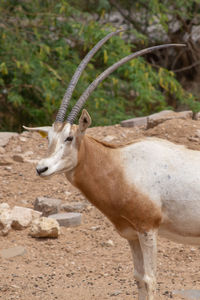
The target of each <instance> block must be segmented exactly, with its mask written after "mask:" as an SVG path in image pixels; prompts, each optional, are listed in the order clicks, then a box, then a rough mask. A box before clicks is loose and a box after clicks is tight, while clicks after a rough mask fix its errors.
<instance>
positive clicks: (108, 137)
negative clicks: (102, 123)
mask: <svg viewBox="0 0 200 300" xmlns="http://www.w3.org/2000/svg"><path fill="white" fill-rule="evenodd" d="M114 139H115V137H114V136H112V135H107V136H106V137H105V138H103V141H104V142H107V143H109V142H111V141H112V140H114Z"/></svg>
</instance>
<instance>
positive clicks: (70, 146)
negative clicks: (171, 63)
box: [24, 31, 200, 300]
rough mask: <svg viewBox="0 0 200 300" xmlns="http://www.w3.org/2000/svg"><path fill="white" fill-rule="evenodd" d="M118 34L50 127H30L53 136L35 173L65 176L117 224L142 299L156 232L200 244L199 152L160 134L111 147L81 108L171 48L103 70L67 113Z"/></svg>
mask: <svg viewBox="0 0 200 300" xmlns="http://www.w3.org/2000/svg"><path fill="white" fill-rule="evenodd" d="M118 33H119V31H116V32H111V33H109V34H108V35H107V36H105V37H104V38H103V39H102V40H100V41H99V42H98V43H97V44H96V45H95V46H94V48H92V50H90V52H89V53H88V54H87V55H86V57H85V58H84V59H83V60H82V62H81V63H80V65H79V66H78V68H77V70H76V72H75V73H74V75H73V77H72V79H71V81H70V83H69V86H68V88H67V90H66V93H65V95H64V97H63V100H62V103H61V106H60V108H59V111H58V113H57V116H56V120H55V122H54V123H53V125H52V126H47V127H37V128H31V127H30V128H29V127H26V126H24V128H25V129H27V130H31V131H37V132H39V133H41V134H42V135H48V154H47V156H46V157H45V158H43V159H42V160H40V161H39V163H38V165H37V167H36V170H37V173H38V175H39V176H40V177H41V178H42V177H43V178H45V177H47V178H48V177H49V176H51V175H53V174H57V173H64V174H65V176H66V178H67V179H68V180H69V182H70V183H71V184H72V185H74V186H75V187H77V188H78V189H79V190H80V191H81V192H82V193H83V194H84V195H85V196H86V198H87V199H88V200H89V201H90V202H91V203H92V204H93V205H95V206H96V207H97V208H98V209H99V210H100V211H101V212H102V213H103V214H104V215H105V216H106V217H107V218H108V219H109V220H110V221H111V222H112V224H113V225H114V227H115V229H116V230H117V232H118V233H119V234H120V235H121V236H122V237H123V238H125V239H126V240H127V241H128V243H129V245H130V248H131V252H132V256H133V262H134V276H135V279H136V283H137V287H138V299H139V300H153V299H155V295H156V256H157V236H158V234H160V235H161V236H164V237H166V238H169V239H171V240H173V241H176V242H181V243H187V244H197V245H200V152H199V151H194V150H189V149H187V148H186V147H185V146H182V145H177V144H174V143H171V142H169V141H166V140H163V139H159V138H148V137H147V138H143V139H140V140H134V141H132V142H131V143H124V144H123V145H120V146H119V145H111V144H109V143H105V142H102V141H99V140H97V139H95V138H92V137H91V136H89V135H87V134H86V130H87V128H88V127H89V126H90V124H91V118H90V115H89V113H88V112H87V111H86V110H85V109H83V111H82V113H81V116H80V118H79V124H78V125H75V124H74V121H75V119H76V117H77V115H78V113H79V112H80V111H81V109H82V107H83V105H84V103H85V102H86V100H87V99H88V97H89V95H90V94H91V93H92V91H93V90H94V89H95V88H96V87H97V86H98V84H99V83H100V82H102V81H103V80H104V79H105V78H106V77H108V76H109V74H110V73H112V72H113V71H114V70H116V69H117V68H118V67H119V66H121V65H123V64H124V63H126V62H128V61H130V60H131V59H133V58H136V57H138V56H140V55H144V54H147V53H149V52H151V51H153V50H156V49H163V48H166V47H174V46H178V47H179V46H185V45H182V44H165V45H159V46H154V47H150V48H146V49H143V50H140V51H138V52H135V53H132V54H130V55H128V56H126V57H124V58H122V59H121V60H119V61H118V62H116V63H115V64H114V65H112V66H110V67H109V68H107V69H106V70H105V71H104V72H103V73H102V74H100V75H99V76H98V77H97V78H96V79H95V80H94V81H93V82H92V83H91V84H90V85H89V86H88V88H87V89H86V90H85V92H84V93H83V94H82V95H81V97H80V98H79V99H78V101H77V103H76V104H75V106H74V107H73V108H72V110H71V112H70V113H69V115H68V117H67V119H66V121H65V115H66V111H67V107H68V104H69V101H70V98H71V96H72V93H73V90H74V89H75V87H76V84H77V82H78V79H79V77H80V75H81V73H82V72H83V70H84V69H85V67H86V65H87V64H88V62H89V60H90V59H91V58H92V56H93V55H94V54H95V53H96V52H97V50H98V49H99V48H100V47H102V45H103V44H104V43H105V42H106V41H107V40H108V39H110V38H111V37H112V36H113V35H116V34H118Z"/></svg>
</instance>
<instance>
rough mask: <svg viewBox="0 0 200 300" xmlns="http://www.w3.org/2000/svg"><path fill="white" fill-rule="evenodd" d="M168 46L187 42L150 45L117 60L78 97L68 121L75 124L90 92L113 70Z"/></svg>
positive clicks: (183, 45)
mask: <svg viewBox="0 0 200 300" xmlns="http://www.w3.org/2000/svg"><path fill="white" fill-rule="evenodd" d="M168 47H186V45H185V44H165V45H158V46H153V47H149V48H146V49H143V50H139V51H137V52H135V53H132V54H130V55H128V56H126V57H124V58H122V59H121V60H119V61H118V62H116V63H115V64H114V65H112V66H110V67H109V68H108V69H106V70H105V71H104V72H103V73H101V74H100V75H99V76H98V77H97V78H96V79H95V80H94V81H93V82H92V83H91V84H90V85H89V86H88V88H87V89H86V90H85V92H84V93H83V94H82V95H81V97H80V98H79V99H78V101H77V102H76V104H75V105H74V107H73V109H72V111H71V113H70V114H69V116H68V117H67V122H69V123H70V124H73V123H74V121H75V119H76V117H77V115H78V113H79V112H80V110H81V108H82V107H83V105H84V104H85V102H86V100H87V99H88V97H89V96H90V94H91V93H92V92H93V91H94V89H95V88H96V87H97V86H98V85H99V84H100V83H101V82H102V81H103V80H104V79H105V78H106V77H108V76H109V75H110V74H111V73H112V72H113V71H115V70H116V69H117V68H119V67H120V66H122V65H123V64H125V63H126V62H128V61H129V60H132V59H133V58H136V57H138V56H142V55H145V54H148V53H150V52H152V51H154V50H159V49H164V48H168Z"/></svg>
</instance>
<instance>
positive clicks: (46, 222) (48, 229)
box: [29, 217, 60, 238]
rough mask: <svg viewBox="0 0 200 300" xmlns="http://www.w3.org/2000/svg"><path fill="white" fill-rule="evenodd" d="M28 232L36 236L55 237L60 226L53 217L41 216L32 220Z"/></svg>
mask: <svg viewBox="0 0 200 300" xmlns="http://www.w3.org/2000/svg"><path fill="white" fill-rule="evenodd" d="M29 234H30V235H31V236H32V237H36V238H45V237H48V238H57V237H58V236H59V234H60V226H59V224H58V222H57V221H56V220H55V219H51V218H46V217H41V218H39V219H35V220H34V221H33V222H32V224H31V228H30V232H29Z"/></svg>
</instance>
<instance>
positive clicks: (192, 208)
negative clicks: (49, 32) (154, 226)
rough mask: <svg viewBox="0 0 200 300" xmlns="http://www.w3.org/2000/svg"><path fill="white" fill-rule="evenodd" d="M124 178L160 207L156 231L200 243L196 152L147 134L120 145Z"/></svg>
mask: <svg viewBox="0 0 200 300" xmlns="http://www.w3.org/2000/svg"><path fill="white" fill-rule="evenodd" d="M121 160H122V163H123V165H124V172H125V174H126V178H127V181H129V182H130V183H131V184H134V185H136V186H137V188H139V190H140V191H142V192H143V193H144V194H148V195H149V197H150V198H151V200H152V201H154V202H155V203H156V204H157V205H159V207H161V210H162V214H163V219H162V223H161V226H160V227H159V233H160V234H161V235H163V236H165V237H167V238H169V239H172V240H174V241H176V242H181V243H183V242H185V243H189V244H200V152H199V151H194V150H189V149H187V148H185V147H184V146H180V145H175V144H173V143H170V142H168V141H165V140H161V139H155V138H147V139H145V140H143V141H141V142H138V143H135V144H132V145H129V146H127V147H125V148H122V149H121Z"/></svg>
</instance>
